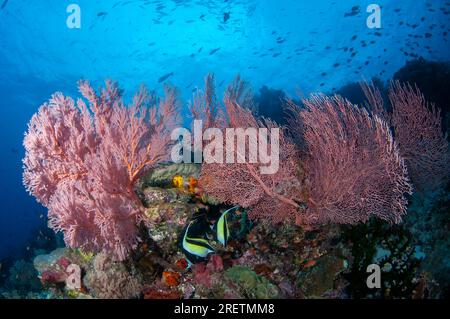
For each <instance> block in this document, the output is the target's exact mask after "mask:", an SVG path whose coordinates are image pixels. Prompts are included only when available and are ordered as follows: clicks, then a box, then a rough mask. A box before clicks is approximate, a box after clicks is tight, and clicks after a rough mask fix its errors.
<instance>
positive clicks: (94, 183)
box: [23, 81, 179, 260]
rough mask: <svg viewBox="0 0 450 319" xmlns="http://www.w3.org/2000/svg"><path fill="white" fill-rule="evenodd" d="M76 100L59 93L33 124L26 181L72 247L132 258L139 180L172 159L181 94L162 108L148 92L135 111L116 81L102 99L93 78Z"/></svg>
mask: <svg viewBox="0 0 450 319" xmlns="http://www.w3.org/2000/svg"><path fill="white" fill-rule="evenodd" d="M79 89H80V92H81V93H82V95H83V96H84V97H85V98H86V100H87V101H88V102H89V106H87V105H86V104H85V102H84V101H83V100H81V99H79V100H78V101H77V103H76V104H75V102H74V101H73V100H72V99H71V98H69V97H65V96H64V95H63V94H61V93H55V94H54V95H53V96H52V98H51V99H50V101H49V103H46V104H44V105H42V106H41V107H40V109H39V111H38V112H37V113H36V114H34V116H33V117H32V119H31V121H30V123H29V124H28V131H27V132H26V134H25V139H24V146H25V150H26V154H25V158H24V159H23V164H24V174H23V177H24V184H25V186H26V188H27V190H28V191H29V192H30V193H31V194H32V195H34V196H35V197H36V198H37V200H38V201H39V202H40V203H42V204H43V205H44V206H46V207H47V208H48V210H49V212H48V215H49V225H50V227H51V228H53V229H54V230H56V231H62V232H63V233H64V239H65V241H66V244H67V245H68V246H70V247H73V248H82V249H83V250H86V251H94V252H99V251H104V252H106V253H109V254H111V255H112V256H113V257H114V258H115V259H118V260H123V259H125V258H126V257H127V256H128V254H129V252H130V250H131V249H133V248H134V247H135V246H136V245H137V243H138V241H139V238H138V236H137V224H138V222H139V221H140V218H141V217H142V213H143V211H142V208H143V207H142V203H141V202H140V200H139V198H138V197H137V196H136V194H135V192H134V189H133V187H134V183H135V181H136V180H137V179H138V178H139V177H140V176H141V174H142V173H143V172H144V170H146V169H149V168H152V167H154V166H155V165H156V164H158V163H159V162H161V161H164V160H167V159H168V154H170V152H169V148H170V146H171V145H172V141H171V139H170V133H171V130H172V129H173V128H174V126H176V125H177V122H178V119H179V118H178V117H179V115H178V102H177V95H176V92H175V90H174V89H172V88H168V87H167V88H166V97H165V99H162V100H161V101H159V107H156V105H153V107H149V105H150V104H151V103H152V102H153V103H155V100H152V99H151V98H150V95H149V94H148V92H147V91H146V90H145V89H144V88H141V90H140V91H139V92H138V93H137V94H136V95H135V96H134V98H133V102H132V104H131V105H129V106H128V107H127V106H126V105H125V104H124V103H123V100H122V97H121V94H120V91H119V89H118V87H117V85H116V84H115V83H112V82H109V81H107V82H106V87H105V88H104V89H102V90H101V92H100V94H97V93H96V92H95V91H94V90H93V89H92V87H91V86H90V85H89V83H88V82H86V81H80V82H79Z"/></svg>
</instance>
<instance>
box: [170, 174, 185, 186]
mask: <svg viewBox="0 0 450 319" xmlns="http://www.w3.org/2000/svg"><path fill="white" fill-rule="evenodd" d="M172 183H173V186H175V187H177V188H181V187H183V186H184V180H183V177H182V176H180V175H175V176H174V177H173V179H172Z"/></svg>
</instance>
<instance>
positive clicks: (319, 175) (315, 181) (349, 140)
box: [294, 95, 411, 224]
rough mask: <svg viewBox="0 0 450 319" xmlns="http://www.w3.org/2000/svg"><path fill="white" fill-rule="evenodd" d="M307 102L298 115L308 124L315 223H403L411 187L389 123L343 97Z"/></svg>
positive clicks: (311, 206) (309, 186)
mask: <svg viewBox="0 0 450 319" xmlns="http://www.w3.org/2000/svg"><path fill="white" fill-rule="evenodd" d="M304 104H305V106H306V108H305V109H303V110H301V111H298V112H295V113H294V116H297V121H301V122H302V124H303V136H304V140H305V143H306V149H305V150H304V154H303V165H304V169H305V172H306V176H307V178H306V182H305V183H306V185H305V188H306V190H307V204H308V217H309V218H311V222H316V223H324V222H337V223H349V224H353V223H357V222H361V221H363V222H364V221H366V220H367V219H368V218H369V217H370V216H371V215H374V216H377V217H379V218H381V219H384V220H387V221H389V222H395V223H398V222H400V221H401V216H402V215H403V214H405V213H406V206H407V200H406V198H405V195H406V194H407V193H411V185H410V183H409V181H408V177H407V170H406V166H405V164H404V162H403V159H402V158H401V157H400V155H399V151H398V148H397V145H396V143H395V142H394V141H393V138H392V135H391V133H390V130H389V127H388V126H387V124H386V123H385V122H384V121H383V120H382V119H380V118H379V117H378V116H371V115H370V114H369V113H368V112H367V111H366V110H365V109H364V108H358V107H356V106H355V105H353V104H351V103H350V102H348V101H346V100H344V99H342V98H341V97H338V96H335V97H332V98H329V97H325V96H322V95H316V96H313V97H312V98H310V99H308V100H304Z"/></svg>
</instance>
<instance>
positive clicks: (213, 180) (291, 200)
mask: <svg viewBox="0 0 450 319" xmlns="http://www.w3.org/2000/svg"><path fill="white" fill-rule="evenodd" d="M208 95H209V94H207V95H206V96H208ZM252 103H253V98H252V95H251V94H250V92H249V91H248V86H247V85H246V83H245V82H243V81H241V80H240V79H239V77H238V78H237V79H236V80H235V81H234V82H233V83H231V84H230V86H229V87H228V89H227V91H226V93H225V97H224V107H225V112H224V116H225V120H224V123H225V127H224V128H223V131H224V133H223V136H225V135H226V132H225V130H226V129H228V128H236V129H242V130H243V131H245V130H246V129H248V128H255V129H258V128H265V129H268V131H269V132H271V129H274V128H276V129H280V128H279V127H277V126H276V124H275V123H274V122H272V121H269V120H258V119H257V118H256V117H255V116H254V115H253V113H252V112H251V110H252V109H253V104H252ZM270 134H272V133H270ZM270 134H269V140H271V138H270ZM263 142H264V141H262V140H257V141H253V142H251V141H250V139H248V140H246V141H245V143H244V144H245V149H246V150H248V149H249V145H250V143H256V144H258V145H259V143H263ZM266 143H268V147H269V148H273V147H274V146H273V145H271V143H269V142H267V141H266ZM223 149H224V153H226V154H232V156H233V161H232V163H231V162H229V161H228V160H227V163H208V162H204V163H203V165H202V169H201V176H200V186H201V187H202V188H203V189H204V190H205V191H206V192H207V194H208V195H210V196H213V197H214V198H216V199H218V200H219V201H221V202H225V203H229V204H239V205H241V206H242V207H245V208H249V211H250V216H251V217H252V218H258V219H261V220H268V221H272V222H280V221H282V220H284V219H286V218H288V219H291V220H292V221H295V222H297V223H301V214H300V211H301V209H300V205H299V203H297V202H296V201H295V199H297V198H299V197H300V196H299V195H300V194H299V189H300V187H299V182H298V179H297V178H296V175H297V163H298V155H297V152H296V148H295V145H294V144H293V143H291V142H290V141H289V140H288V138H287V137H286V136H285V134H284V132H283V130H282V129H280V134H279V161H280V162H279V167H278V170H277V171H276V172H275V173H273V174H261V167H263V166H265V165H266V164H264V163H261V162H252V161H250V160H249V155H248V154H246V153H245V151H244V152H241V150H240V149H239V147H237V146H235V143H234V142H233V143H231V145H230V144H229V143H224V145H223ZM239 159H241V161H239ZM243 159H245V160H243ZM242 160H243V161H242Z"/></svg>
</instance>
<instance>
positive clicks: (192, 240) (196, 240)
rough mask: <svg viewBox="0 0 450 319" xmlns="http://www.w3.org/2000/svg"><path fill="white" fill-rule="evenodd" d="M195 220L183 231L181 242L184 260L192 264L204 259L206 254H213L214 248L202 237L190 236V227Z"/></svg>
mask: <svg viewBox="0 0 450 319" xmlns="http://www.w3.org/2000/svg"><path fill="white" fill-rule="evenodd" d="M194 222H195V220H193V221H191V222H190V223H189V224H188V226H187V227H186V230H185V231H184V235H183V240H182V244H181V245H182V249H183V251H184V252H185V255H186V257H187V258H186V259H187V260H188V261H189V262H190V263H191V264H192V263H193V261H198V260H202V259H204V258H206V256H208V254H210V253H213V252H214V248H213V247H212V246H211V245H210V244H209V243H208V240H206V239H205V238H204V237H202V236H193V235H192V234H191V230H192V228H191V227H192V225H193V223H194Z"/></svg>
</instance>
